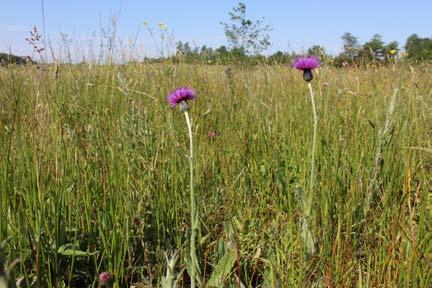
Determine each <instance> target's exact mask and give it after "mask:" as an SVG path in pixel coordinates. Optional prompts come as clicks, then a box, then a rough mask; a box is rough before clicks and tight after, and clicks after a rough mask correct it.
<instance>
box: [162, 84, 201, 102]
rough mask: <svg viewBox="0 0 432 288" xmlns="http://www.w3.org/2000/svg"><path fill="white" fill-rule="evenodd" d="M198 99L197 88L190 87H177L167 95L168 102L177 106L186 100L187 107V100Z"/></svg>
mask: <svg viewBox="0 0 432 288" xmlns="http://www.w3.org/2000/svg"><path fill="white" fill-rule="evenodd" d="M195 99H196V93H195V90H193V89H192V88H189V87H181V88H177V89H176V90H174V91H173V92H171V94H170V95H168V97H167V101H168V104H169V105H170V106H171V107H175V106H176V105H177V104H179V103H182V102H184V103H183V104H186V105H185V106H186V107H187V101H188V100H195Z"/></svg>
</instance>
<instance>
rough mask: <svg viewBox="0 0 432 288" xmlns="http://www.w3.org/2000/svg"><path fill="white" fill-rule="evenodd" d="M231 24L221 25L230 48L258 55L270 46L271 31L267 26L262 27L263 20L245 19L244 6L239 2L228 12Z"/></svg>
mask: <svg viewBox="0 0 432 288" xmlns="http://www.w3.org/2000/svg"><path fill="white" fill-rule="evenodd" d="M229 16H230V17H231V23H223V22H221V24H222V26H223V27H224V30H225V36H226V37H227V40H228V42H229V43H230V46H231V48H233V49H236V51H243V52H244V54H250V53H254V54H259V53H260V52H262V51H264V50H266V49H267V48H268V47H269V46H270V36H269V35H268V33H269V32H270V31H271V28H270V26H269V25H263V22H264V20H263V19H261V20H256V21H253V20H250V19H248V18H247V17H246V5H245V4H244V3H243V2H239V3H238V4H237V6H236V7H234V8H233V10H232V11H231V12H229Z"/></svg>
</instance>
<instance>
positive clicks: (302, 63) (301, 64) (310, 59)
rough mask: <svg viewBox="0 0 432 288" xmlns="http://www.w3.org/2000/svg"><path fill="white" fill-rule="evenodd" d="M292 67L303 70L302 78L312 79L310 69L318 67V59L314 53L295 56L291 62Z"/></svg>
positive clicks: (308, 80)
mask: <svg viewBox="0 0 432 288" xmlns="http://www.w3.org/2000/svg"><path fill="white" fill-rule="evenodd" d="M293 66H294V68H296V69H297V70H302V71H303V79H304V80H305V81H307V82H310V81H312V79H313V74H312V70H313V69H315V68H318V66H319V60H318V57H316V56H315V55H311V56H303V57H297V58H296V59H295V60H294V63H293Z"/></svg>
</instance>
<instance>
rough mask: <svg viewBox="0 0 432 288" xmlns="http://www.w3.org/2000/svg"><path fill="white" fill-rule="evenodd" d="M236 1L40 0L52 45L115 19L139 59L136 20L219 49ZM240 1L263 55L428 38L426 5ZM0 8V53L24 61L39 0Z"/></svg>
mask: <svg viewBox="0 0 432 288" xmlns="http://www.w3.org/2000/svg"><path fill="white" fill-rule="evenodd" d="M237 2H238V1H235V0H224V1H204V0H201V1H199V0H183V1H174V0H169V1H168V0H167V1H162V0H158V1H147V0H141V1H139V0H73V1H72V0H44V3H45V5H44V6H45V22H46V34H47V35H48V36H49V38H50V39H51V40H52V41H53V43H54V44H55V43H56V42H58V40H59V33H60V32H62V33H66V34H68V35H74V36H73V39H75V40H74V42H75V43H81V44H79V45H86V44H85V43H87V42H89V41H91V39H93V40H94V41H96V40H97V39H98V37H97V35H99V34H98V33H99V31H100V27H101V23H102V26H103V27H105V28H106V27H108V23H109V19H110V17H111V16H113V15H117V14H118V13H119V15H120V17H119V22H118V35H119V36H120V38H121V39H123V40H125V41H126V40H127V39H128V38H129V37H134V36H135V35H136V33H137V31H138V29H140V30H139V34H138V41H137V43H138V44H137V47H140V51H143V53H145V54H147V55H154V53H155V49H156V48H155V44H154V41H153V40H152V38H151V36H150V34H149V33H148V32H147V31H146V29H145V27H144V25H143V22H144V21H148V23H149V24H150V25H151V26H153V27H154V29H155V32H156V33H155V34H156V38H157V39H158V37H157V36H158V35H159V34H158V32H157V31H158V23H160V22H163V23H164V24H165V25H167V27H168V30H169V31H170V33H172V35H173V38H172V39H171V42H175V41H180V40H181V41H190V42H191V43H195V44H196V45H199V46H201V45H204V44H206V45H208V46H211V47H216V46H220V45H225V44H226V40H225V36H224V31H223V28H222V26H221V25H220V22H221V21H224V22H226V21H228V20H229V17H228V12H229V11H230V10H231V8H232V7H233V6H235V5H236V4H237ZM244 2H245V4H246V6H247V15H248V16H249V17H250V18H252V19H258V18H260V17H265V23H266V24H269V25H270V26H271V27H272V29H273V31H272V32H271V33H270V36H271V42H272V46H271V48H270V49H269V51H268V52H267V53H270V52H274V51H276V50H283V51H293V50H294V51H302V49H307V48H308V47H310V46H312V45H314V44H320V45H323V46H325V47H326V49H327V50H328V51H329V52H330V53H333V54H334V53H338V52H339V51H340V50H341V46H342V44H341V40H340V37H341V35H342V34H343V33H344V32H351V33H352V34H354V35H356V36H357V37H358V38H359V40H360V42H365V41H367V40H369V39H370V38H371V37H372V36H373V35H374V34H375V33H378V34H381V35H382V36H383V40H384V41H386V42H389V41H392V40H396V41H398V42H399V43H400V44H401V46H403V45H404V44H405V39H406V38H407V37H408V36H409V35H410V34H412V33H417V34H419V35H420V36H421V37H431V36H432V18H431V16H430V15H431V11H432V1H431V0H412V1H403V0H393V1H387V0H381V1H376V0H362V1H360V0H359V1H348V0H346V1H342V0H327V1H325V0H310V1H301V0H297V1H289V0H285V1H282V0H267V1H259V0H245V1H244ZM0 7H1V10H0V51H9V50H11V51H12V52H13V53H16V54H20V55H24V54H31V48H30V47H29V46H28V45H27V44H26V42H25V40H24V39H25V38H26V37H27V36H28V31H29V30H30V29H31V27H32V26H33V25H36V26H37V27H38V28H40V29H42V13H41V0H0ZM94 36H95V37H94ZM157 41H159V40H157ZM96 42H97V41H96ZM76 45H78V44H76ZM81 47H82V46H81Z"/></svg>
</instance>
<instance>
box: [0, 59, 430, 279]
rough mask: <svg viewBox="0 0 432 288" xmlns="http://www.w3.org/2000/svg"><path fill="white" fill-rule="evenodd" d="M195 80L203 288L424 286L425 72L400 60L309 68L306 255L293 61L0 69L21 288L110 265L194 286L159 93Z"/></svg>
mask: <svg viewBox="0 0 432 288" xmlns="http://www.w3.org/2000/svg"><path fill="white" fill-rule="evenodd" d="M184 85H188V86H190V87H194V88H195V90H196V91H197V94H198V98H197V99H196V101H193V102H190V106H191V108H190V111H189V113H190V115H191V118H192V130H193V138H194V145H195V157H194V161H195V193H196V199H197V209H198V211H199V219H200V221H199V229H198V234H197V254H198V262H199V266H200V271H199V273H200V274H199V275H200V276H201V279H202V280H201V287H211V286H216V287H431V285H432V266H431V263H432V262H431V261H432V260H431V259H432V230H431V220H432V212H431V208H432V197H431V195H432V194H431V189H432V188H431V187H432V186H431V185H432V182H431V179H432V143H431V139H432V111H431V108H432V73H431V66H430V65H427V64H422V65H415V66H410V65H408V64H403V63H401V64H392V65H388V66H386V67H367V68H357V69H355V68H342V69H336V68H333V67H326V66H324V67H322V68H319V69H318V71H317V72H316V73H315V79H314V80H313V81H312V86H313V88H314V90H315V96H316V99H315V101H316V106H317V113H318V117H319V118H318V119H319V121H318V136H317V150H316V162H315V165H316V182H315V185H314V187H313V190H312V192H313V201H312V202H313V205H312V207H311V232H312V235H313V236H314V239H315V252H314V253H312V254H311V253H307V247H306V244H305V241H303V238H302V226H301V224H300V222H301V221H300V218H301V213H302V205H304V202H305V195H306V191H308V189H309V185H310V183H309V181H310V180H309V173H310V168H311V167H310V165H311V161H310V159H311V145H312V130H313V119H312V110H311V103H310V98H309V96H308V90H307V86H306V84H305V82H304V81H303V78H302V75H301V73H300V72H299V71H295V70H294V69H292V68H291V67H288V66H278V65H274V66H266V65H258V66H253V67H240V66H232V67H227V66H222V65H211V66H210V65H209V66H206V65H190V64H188V65H186V64H181V63H180V64H176V65H173V64H138V63H135V64H134V63H131V64H127V65H95V64H77V65H66V64H62V65H54V64H52V65H46V66H43V67H42V68H41V67H39V68H38V67H37V65H29V66H10V67H0V103H1V104H0V124H1V125H0V147H1V151H0V152H1V158H0V211H1V212H0V240H5V242H4V243H3V253H4V262H5V267H6V268H7V269H8V271H9V272H10V274H11V275H10V277H13V278H15V279H16V280H17V281H18V282H19V283H20V286H21V287H30V286H31V287H96V286H97V285H98V275H99V273H100V272H102V271H109V272H111V273H112V274H113V275H114V277H115V283H114V287H132V286H135V287H159V286H160V285H161V283H162V281H164V280H166V279H167V277H173V278H174V279H175V280H174V281H175V282H176V284H177V287H188V285H189V281H190V280H189V276H188V273H187V271H186V270H185V269H184V268H185V261H184V259H185V254H187V241H188V239H189V236H188V235H189V233H190V229H189V227H190V215H189V213H190V212H189V211H190V210H189V209H190V207H189V205H190V202H189V190H188V187H189V170H188V160H187V153H188V137H187V131H186V126H185V122H184V116H183V115H182V113H180V112H179V111H178V109H177V108H175V109H173V108H171V107H169V105H168V104H167V102H166V96H167V95H168V94H169V93H170V91H172V90H173V89H175V88H176V87H179V86H184ZM368 195H369V196H368ZM368 197H370V198H368ZM366 202H368V203H369V204H367V203H366ZM175 252H177V254H175ZM175 256H178V257H175ZM16 259H19V261H18V262H17V261H15V260H16ZM171 260H177V261H171ZM14 261H15V262H14ZM11 264H12V265H11ZM168 264H171V266H169V265H168ZM12 266H13V267H12ZM167 266H169V267H171V268H172V270H170V269H168V272H167ZM215 271H216V272H215ZM14 281H15V280H14Z"/></svg>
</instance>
